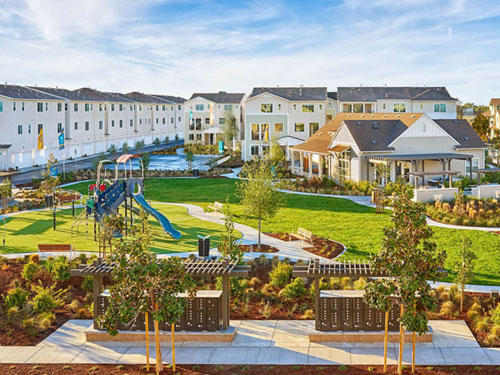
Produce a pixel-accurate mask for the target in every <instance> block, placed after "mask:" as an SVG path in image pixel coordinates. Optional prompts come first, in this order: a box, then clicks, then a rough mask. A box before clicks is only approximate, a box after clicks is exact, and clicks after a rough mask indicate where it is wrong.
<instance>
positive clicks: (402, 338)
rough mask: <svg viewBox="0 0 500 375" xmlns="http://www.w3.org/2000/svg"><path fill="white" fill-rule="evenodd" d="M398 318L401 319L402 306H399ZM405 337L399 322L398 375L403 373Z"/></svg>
mask: <svg viewBox="0 0 500 375" xmlns="http://www.w3.org/2000/svg"><path fill="white" fill-rule="evenodd" d="M399 317H400V318H402V317H403V305H401V312H400V314H399ZM404 342H405V335H404V329H403V324H402V323H401V321H400V322H399V358H398V374H399V375H401V374H402V373H403V349H404Z"/></svg>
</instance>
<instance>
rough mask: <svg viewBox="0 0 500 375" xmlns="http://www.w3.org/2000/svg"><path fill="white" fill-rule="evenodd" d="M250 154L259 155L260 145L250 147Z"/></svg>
mask: <svg viewBox="0 0 500 375" xmlns="http://www.w3.org/2000/svg"><path fill="white" fill-rule="evenodd" d="M250 155H251V156H258V155H259V146H252V147H250Z"/></svg>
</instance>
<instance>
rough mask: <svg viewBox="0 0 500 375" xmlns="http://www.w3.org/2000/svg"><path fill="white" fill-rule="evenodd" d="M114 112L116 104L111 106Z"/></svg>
mask: <svg viewBox="0 0 500 375" xmlns="http://www.w3.org/2000/svg"><path fill="white" fill-rule="evenodd" d="M114 110H115V105H114V104H111V111H113V112H114Z"/></svg>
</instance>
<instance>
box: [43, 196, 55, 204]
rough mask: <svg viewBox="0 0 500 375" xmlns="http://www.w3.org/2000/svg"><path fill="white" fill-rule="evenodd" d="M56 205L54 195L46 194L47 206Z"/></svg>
mask: <svg viewBox="0 0 500 375" xmlns="http://www.w3.org/2000/svg"><path fill="white" fill-rule="evenodd" d="M53 205H54V196H53V195H46V196H45V207H52V206H53Z"/></svg>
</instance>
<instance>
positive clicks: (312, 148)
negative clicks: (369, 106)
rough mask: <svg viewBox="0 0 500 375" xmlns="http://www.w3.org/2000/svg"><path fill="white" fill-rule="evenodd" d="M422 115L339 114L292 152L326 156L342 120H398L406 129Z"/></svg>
mask: <svg viewBox="0 0 500 375" xmlns="http://www.w3.org/2000/svg"><path fill="white" fill-rule="evenodd" d="M423 115H424V114H423V113H347V112H341V113H339V114H338V115H337V116H335V117H334V118H333V119H332V120H331V121H329V122H327V123H326V124H325V125H323V126H322V127H321V128H319V130H318V131H317V132H316V133H314V134H313V135H312V136H311V137H309V139H308V140H307V141H305V142H304V143H301V144H300V145H297V146H294V147H292V149H293V150H302V151H309V152H313V153H320V154H325V155H326V154H327V153H328V146H329V145H330V142H331V140H332V136H333V134H335V133H336V132H337V130H338V129H339V128H340V125H342V122H343V121H344V120H368V121H380V120H400V121H401V122H402V123H403V124H405V125H406V126H407V127H409V126H411V125H412V124H413V123H414V122H415V121H417V120H418V119H419V118H420V117H422V116H423Z"/></svg>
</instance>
